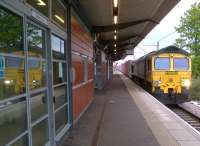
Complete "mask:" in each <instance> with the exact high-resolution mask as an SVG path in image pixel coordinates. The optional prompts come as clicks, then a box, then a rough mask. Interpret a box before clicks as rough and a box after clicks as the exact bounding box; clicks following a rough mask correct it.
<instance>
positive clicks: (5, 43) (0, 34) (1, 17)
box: [0, 6, 24, 55]
mask: <svg viewBox="0 0 200 146" xmlns="http://www.w3.org/2000/svg"><path fill="white" fill-rule="evenodd" d="M0 28H1V30H0V53H9V54H16V55H23V54H24V49H23V48H24V47H23V21H22V18H21V17H19V16H17V15H15V14H14V13H12V12H10V11H8V10H6V9H4V8H3V7H1V6H0Z"/></svg>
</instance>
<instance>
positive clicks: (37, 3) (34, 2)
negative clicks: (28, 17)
mask: <svg viewBox="0 0 200 146" xmlns="http://www.w3.org/2000/svg"><path fill="white" fill-rule="evenodd" d="M27 2H28V3H29V4H30V5H31V6H33V7H34V8H35V9H37V10H38V11H40V12H41V13H42V14H44V15H46V16H49V14H48V13H49V0H27Z"/></svg>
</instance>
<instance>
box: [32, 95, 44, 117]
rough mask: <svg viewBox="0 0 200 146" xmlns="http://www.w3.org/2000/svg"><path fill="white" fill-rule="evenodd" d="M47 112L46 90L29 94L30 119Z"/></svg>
mask: <svg viewBox="0 0 200 146" xmlns="http://www.w3.org/2000/svg"><path fill="white" fill-rule="evenodd" d="M46 114H47V95H46V92H40V93H35V94H32V95H31V119H32V121H35V120H37V119H38V118H40V117H42V116H44V115H46Z"/></svg>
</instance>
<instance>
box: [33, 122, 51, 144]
mask: <svg viewBox="0 0 200 146" xmlns="http://www.w3.org/2000/svg"><path fill="white" fill-rule="evenodd" d="M32 136H33V146H44V145H45V144H46V142H47V141H48V120H47V119H46V120H43V121H42V122H40V123H39V124H37V125H36V126H34V127H33V130H32Z"/></svg>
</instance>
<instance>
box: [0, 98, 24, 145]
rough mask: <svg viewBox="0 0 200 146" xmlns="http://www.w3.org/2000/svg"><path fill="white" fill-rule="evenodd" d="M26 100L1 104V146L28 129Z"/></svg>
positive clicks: (21, 99)
mask: <svg viewBox="0 0 200 146" xmlns="http://www.w3.org/2000/svg"><path fill="white" fill-rule="evenodd" d="M26 115H27V114H26V98H25V97H23V98H20V99H17V100H13V101H9V102H5V103H1V104H0V133H1V136H0V145H1V146H3V145H5V144H7V143H8V142H10V141H11V140H12V139H14V138H15V137H17V136H18V135H20V134H21V133H23V132H24V131H25V130H26V129H27V118H26Z"/></svg>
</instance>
